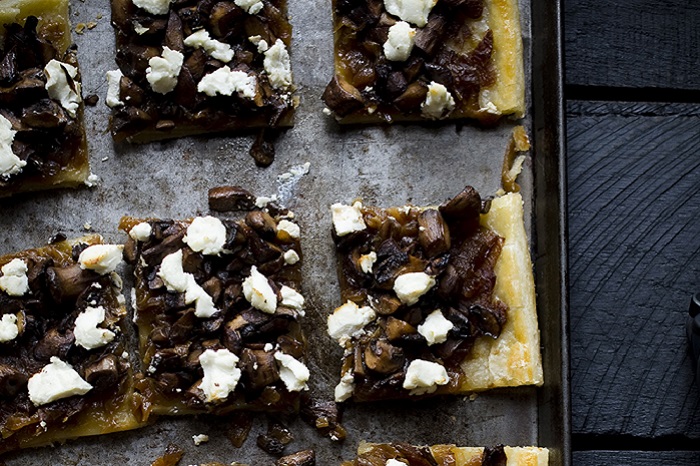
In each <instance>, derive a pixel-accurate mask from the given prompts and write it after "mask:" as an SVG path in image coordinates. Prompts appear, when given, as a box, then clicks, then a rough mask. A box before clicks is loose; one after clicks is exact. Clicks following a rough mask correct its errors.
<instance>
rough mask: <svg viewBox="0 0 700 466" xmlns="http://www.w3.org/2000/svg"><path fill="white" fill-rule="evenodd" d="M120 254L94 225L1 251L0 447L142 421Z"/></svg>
mask: <svg viewBox="0 0 700 466" xmlns="http://www.w3.org/2000/svg"><path fill="white" fill-rule="evenodd" d="M120 262H121V247H120V246H116V245H105V244H102V240H101V238H100V237H99V236H98V235H91V236H85V237H82V238H78V239H75V240H64V241H61V242H58V243H55V244H50V245H47V246H44V247H41V248H36V249H29V250H26V251H22V252H19V253H15V254H9V255H5V256H2V257H0V313H1V316H0V317H1V318H0V380H1V382H2V383H1V384H0V398H2V404H3V409H2V411H1V412H0V432H1V434H2V435H1V440H0V452H6V451H12V450H17V449H20V448H29V447H38V446H43V445H49V444H52V443H57V442H64V441H66V440H69V439H74V438H78V437H85V436H92V435H100V434H107V433H110V432H118V431H123V430H129V429H134V428H137V427H140V426H142V425H143V423H142V422H141V414H140V410H141V404H140V400H139V398H138V396H137V395H135V394H134V391H133V379H132V369H131V367H130V362H129V354H128V345H127V342H126V336H125V331H126V330H127V323H126V320H127V319H126V309H125V307H124V299H123V296H122V295H121V289H120V285H121V280H119V279H118V277H115V275H114V272H113V270H114V267H116V266H117V265H118V264H119V263H120ZM47 309H51V312H47V311H46V310H47Z"/></svg>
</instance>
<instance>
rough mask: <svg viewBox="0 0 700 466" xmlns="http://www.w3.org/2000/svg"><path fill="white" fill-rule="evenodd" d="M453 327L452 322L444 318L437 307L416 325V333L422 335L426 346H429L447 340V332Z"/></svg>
mask: <svg viewBox="0 0 700 466" xmlns="http://www.w3.org/2000/svg"><path fill="white" fill-rule="evenodd" d="M453 327H454V324H453V323H452V322H450V321H449V320H448V319H446V318H445V316H444V315H442V312H441V311H440V310H439V309H436V310H434V311H433V312H431V313H430V314H429V315H428V317H426V318H425V321H424V322H423V323H422V324H420V325H419V326H418V333H420V334H421V335H423V336H424V337H425V339H426V341H427V342H428V346H431V345H434V344H436V343H444V342H445V340H447V334H448V333H449V331H450V330H452V328H453Z"/></svg>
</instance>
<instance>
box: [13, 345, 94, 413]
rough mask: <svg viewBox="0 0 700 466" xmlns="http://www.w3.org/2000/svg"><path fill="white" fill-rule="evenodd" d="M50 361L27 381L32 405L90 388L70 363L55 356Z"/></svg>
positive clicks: (79, 393)
mask: <svg viewBox="0 0 700 466" xmlns="http://www.w3.org/2000/svg"><path fill="white" fill-rule="evenodd" d="M50 361H51V363H50V364H47V365H46V366H44V367H43V368H42V369H41V372H38V373H36V374H34V375H33V376H31V377H30V379H29V381H28V382H27V388H28V389H29V399H30V400H32V403H34V406H41V405H45V404H46V403H51V402H52V401H56V400H60V399H62V398H67V397H69V396H73V395H84V394H86V393H87V392H89V391H90V390H92V385H90V384H89V383H87V382H86V381H85V380H83V379H82V378H81V377H80V374H78V373H77V372H76V371H75V369H73V368H72V367H71V366H70V364H67V363H65V362H63V361H61V360H60V359H59V358H57V357H56V356H52V357H51V360H50Z"/></svg>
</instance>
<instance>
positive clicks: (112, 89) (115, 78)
mask: <svg viewBox="0 0 700 466" xmlns="http://www.w3.org/2000/svg"><path fill="white" fill-rule="evenodd" d="M122 76H124V75H123V74H122V72H121V70H112V71H107V98H106V99H105V103H106V104H107V106H108V107H110V108H114V107H121V106H122V105H124V102H123V101H122V100H120V92H121V91H120V84H119V83H120V82H121V80H122Z"/></svg>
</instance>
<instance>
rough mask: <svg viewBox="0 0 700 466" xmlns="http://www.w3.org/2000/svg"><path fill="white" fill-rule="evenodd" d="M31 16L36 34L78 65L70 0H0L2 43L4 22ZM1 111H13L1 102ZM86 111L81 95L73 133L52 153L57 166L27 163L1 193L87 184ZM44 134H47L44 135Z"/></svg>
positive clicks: (65, 59)
mask: <svg viewBox="0 0 700 466" xmlns="http://www.w3.org/2000/svg"><path fill="white" fill-rule="evenodd" d="M30 16H35V17H36V18H37V19H38V24H37V27H36V32H37V36H38V37H39V38H41V39H43V40H45V41H46V42H48V43H49V44H51V45H52V46H53V47H54V48H55V49H56V59H57V60H59V61H61V62H64V63H68V64H70V65H72V66H74V67H76V68H78V61H77V55H76V52H75V49H71V48H70V46H71V44H72V39H71V30H70V21H69V14H68V0H4V1H2V2H0V44H2V42H3V41H4V38H5V35H6V30H5V28H4V27H2V25H7V24H12V23H18V24H21V25H24V24H25V22H26V20H27V18H28V17H30ZM44 79H45V78H44ZM75 80H76V81H78V82H79V81H80V71H78V74H77V76H76V78H75ZM11 90H12V88H11V87H7V88H3V87H2V85H0V95H2V94H5V93H9V92H10V91H11ZM79 94H80V92H79ZM3 98H4V97H3ZM0 112H10V110H9V109H3V106H2V104H0ZM83 112H84V104H83V102H82V99H81V102H80V105H79V107H78V110H77V112H76V113H77V114H76V116H75V117H74V118H73V122H72V123H71V124H72V125H75V128H74V129H72V130H71V131H73V133H71V134H72V136H70V139H69V140H66V141H64V142H62V143H58V144H59V153H57V154H56V155H52V156H51V157H53V158H55V159H56V161H54V163H55V164H56V166H57V168H54V169H52V170H49V171H47V172H41V171H39V172H33V173H31V174H28V173H24V171H26V167H25V170H24V171H23V172H20V173H18V174H16V175H12V176H10V177H9V179H7V180H4V181H3V180H2V179H0V197H6V196H10V195H13V194H16V193H20V192H28V191H43V190H47V189H54V188H62V187H78V186H81V185H84V183H85V180H87V178H88V176H89V175H90V167H89V157H88V149H87V141H86V136H85V128H84V125H83ZM17 117H18V118H19V117H21V115H17ZM13 126H14V125H13ZM13 129H15V130H19V128H17V127H13ZM34 137H36V136H34ZM41 137H43V138H46V136H45V135H42V136H41ZM26 141H27V142H28V143H29V145H30V146H31V145H32V138H31V137H27V138H26ZM43 151H45V149H39V152H43ZM66 154H68V155H66ZM40 157H41V158H45V157H47V155H46V154H43V153H41V155H40Z"/></svg>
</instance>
